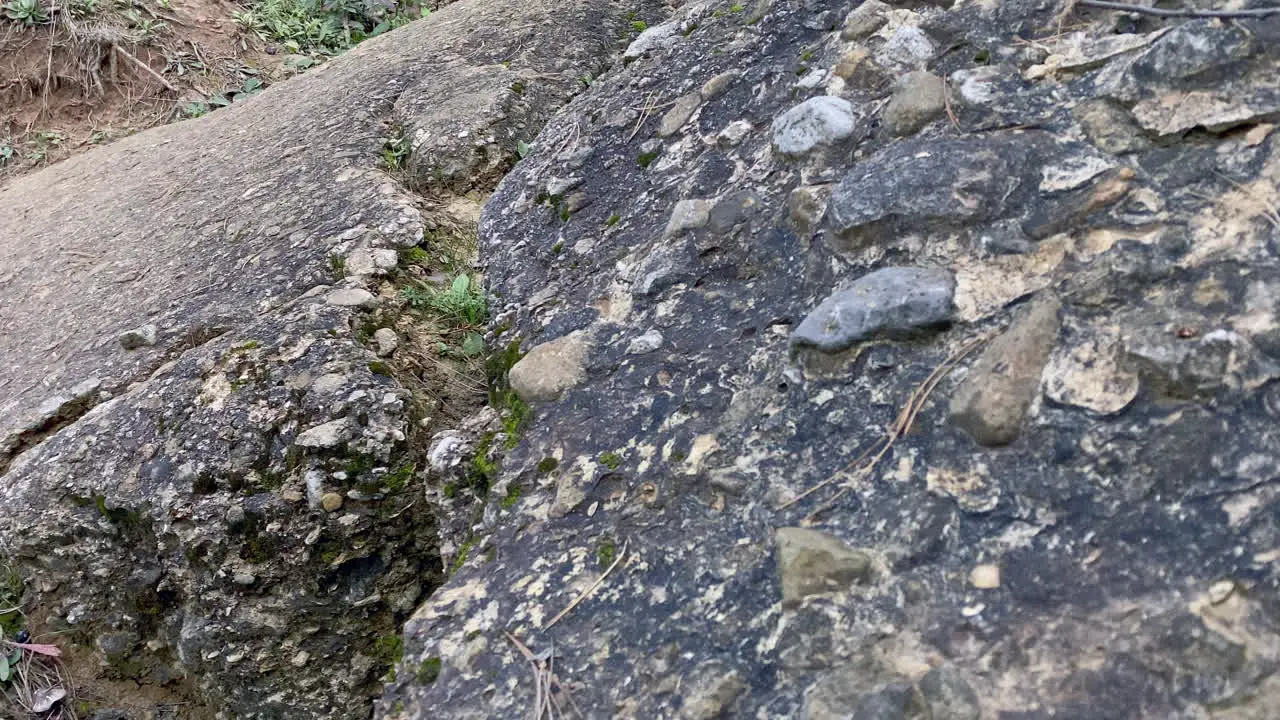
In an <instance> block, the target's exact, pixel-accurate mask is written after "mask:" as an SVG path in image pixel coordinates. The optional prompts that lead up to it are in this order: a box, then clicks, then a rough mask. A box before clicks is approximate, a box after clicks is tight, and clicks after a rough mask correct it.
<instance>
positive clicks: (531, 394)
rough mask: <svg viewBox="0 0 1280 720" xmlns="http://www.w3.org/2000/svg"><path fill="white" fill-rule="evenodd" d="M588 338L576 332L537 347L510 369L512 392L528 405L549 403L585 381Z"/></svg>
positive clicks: (509, 376)
mask: <svg viewBox="0 0 1280 720" xmlns="http://www.w3.org/2000/svg"><path fill="white" fill-rule="evenodd" d="M587 349H588V342H587V339H586V337H585V336H584V335H583V334H582V333H580V332H575V333H571V334H569V335H566V336H564V337H562V338H559V339H556V340H552V341H550V342H546V343H543V344H541V345H538V346H537V347H535V348H533V349H532V350H530V351H529V354H527V355H525V356H524V357H523V358H521V359H520V361H519V362H517V363H516V364H515V365H513V366H512V367H511V371H510V372H509V373H508V378H509V379H510V382H511V389H513V390H515V391H516V395H518V396H519V397H520V399H521V400H524V401H525V402H547V401H551V400H555V399H557V398H559V397H560V394H561V393H563V392H564V391H565V390H568V389H569V388H571V387H573V386H574V385H577V384H578V383H580V382H582V381H583V380H584V379H585V378H586V371H585V368H584V363H585V362H586V357H587Z"/></svg>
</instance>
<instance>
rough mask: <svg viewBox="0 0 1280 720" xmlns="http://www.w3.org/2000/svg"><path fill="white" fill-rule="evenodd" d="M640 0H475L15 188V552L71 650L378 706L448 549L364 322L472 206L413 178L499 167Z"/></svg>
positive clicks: (134, 679)
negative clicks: (389, 285) (452, 205)
mask: <svg viewBox="0 0 1280 720" xmlns="http://www.w3.org/2000/svg"><path fill="white" fill-rule="evenodd" d="M646 7H647V6H646V4H645V3H640V4H636V3H628V4H626V6H625V7H623V6H622V5H621V4H614V3H611V2H598V1H594V0H571V1H570V2H555V3H549V2H525V1H523V0H521V1H519V2H515V1H507V0H464V1H463V2H459V3H456V4H453V5H451V6H449V7H448V8H445V9H443V10H440V11H439V12H436V13H433V14H432V15H431V17H430V18H429V19H428V20H426V21H423V22H419V23H414V24H412V25H410V26H408V27H406V28H403V29H401V30H398V31H395V32H392V33H389V34H387V35H386V36H384V37H380V38H377V39H375V40H372V41H370V42H367V43H365V44H362V45H361V46H360V47H358V48H357V49H355V50H353V51H351V52H349V53H346V54H345V55H343V56H342V57H340V58H337V59H334V60H333V61H331V62H328V63H326V64H324V65H323V66H321V67H319V68H317V69H315V70H313V71H311V72H308V73H307V74H305V75H303V76H301V77H299V78H296V79H294V80H290V81H287V82H284V83H281V84H279V85H277V86H275V87H271V88H269V89H267V90H266V91H264V92H262V93H261V94H259V95H256V96H254V97H253V98H250V99H246V100H244V101H238V102H236V103H235V105H234V106H232V107H229V108H227V109H225V110H221V111H219V112H218V113H215V114H213V115H210V116H208V117H206V118H202V119H199V120H194V121H189V122H183V123H179V124H175V125H169V126H166V127H162V128H157V129H155V130H152V131H149V132H145V133H141V134H139V135H136V136H133V137H130V138H127V139H124V140H121V141H120V142H118V143H114V144H112V145H110V146H109V147H105V148H102V149H98V150H95V151H93V152H89V153H86V154H83V155H80V156H78V157H76V158H73V159H71V160H69V161H67V162H65V163H62V164H59V165H56V166H53V167H51V168H49V169H47V170H44V171H42V172H40V173H37V174H34V175H30V176H27V177H24V178H21V179H18V180H15V181H12V182H10V183H8V184H7V185H5V186H4V187H3V188H0V206H3V207H4V209H5V211H4V212H3V213H0V328H2V330H0V474H2V477H0V557H3V558H5V559H6V560H14V561H15V562H16V563H17V566H18V568H19V570H20V572H21V573H22V575H23V576H24V577H26V578H28V579H29V582H28V585H27V593H26V595H25V596H24V598H23V601H24V608H23V609H24V612H25V613H26V615H27V617H28V619H29V621H30V622H31V623H32V630H33V631H34V632H36V633H44V632H57V633H59V635H58V636H57V637H58V638H59V640H58V642H59V644H61V645H63V646H64V649H67V650H69V651H70V657H72V658H74V659H75V661H76V663H77V665H76V666H75V668H73V669H74V672H75V673H76V674H77V676H79V675H80V674H81V673H82V672H83V673H88V674H89V675H92V674H94V673H95V672H96V673H99V674H100V675H101V677H100V679H99V681H100V682H102V683H119V684H121V686H123V687H126V688H129V690H128V691H126V692H125V694H126V695H127V696H128V698H129V700H130V703H131V704H134V703H133V701H134V700H135V698H136V697H142V696H145V697H148V698H156V699H158V701H162V702H164V703H172V704H174V706H176V707H182V708H184V710H183V711H182V712H183V713H184V715H183V716H184V717H192V718H204V717H210V718H212V717H236V718H285V717H287V718H357V717H367V716H368V713H369V703H370V698H371V697H372V696H373V695H376V694H377V692H378V688H379V687H380V681H381V679H382V675H383V673H384V672H385V671H386V670H388V669H389V667H390V666H391V665H392V664H393V663H394V662H395V661H397V660H398V659H399V653H400V650H399V648H400V643H399V640H398V633H399V628H400V624H401V622H402V621H403V619H404V618H405V617H407V616H408V615H409V614H410V613H411V612H412V610H413V609H414V607H415V605H416V604H417V603H418V602H419V601H420V600H421V598H423V597H425V596H426V595H427V594H428V593H429V592H430V591H431V590H432V589H433V588H434V586H435V585H436V584H437V583H438V582H439V580H440V577H441V575H442V568H441V566H440V558H439V553H438V547H437V545H438V542H437V538H436V537H435V521H434V520H435V519H434V518H433V517H432V515H431V512H430V510H429V507H430V505H429V504H428V503H426V502H424V499H423V498H421V497H417V496H416V495H417V493H420V492H421V490H422V483H421V476H420V474H418V473H417V468H415V466H414V465H413V464H412V462H411V454H410V448H408V447H407V441H408V438H409V436H410V435H411V434H413V432H414V428H413V427H412V426H411V425H410V415H411V412H410V405H411V402H410V398H409V396H408V392H407V391H406V390H405V389H404V388H402V387H399V386H398V385H397V384H396V383H395V382H394V381H393V380H391V379H390V377H388V376H387V374H386V365H385V364H384V363H383V362H382V361H379V360H377V358H376V355H375V354H374V352H373V350H371V349H369V348H367V347H365V346H364V345H363V344H362V341H361V339H360V338H359V336H358V334H357V333H356V332H355V330H354V328H357V327H359V326H360V325H361V324H362V323H364V322H366V320H365V319H364V318H362V317H361V315H360V314H361V313H363V312H365V311H366V310H368V309H369V308H371V307H374V306H376V305H378V304H379V303H380V302H382V299H381V298H380V297H379V295H378V292H379V288H378V287H377V283H376V277H377V275H378V274H380V273H385V272H386V271H387V270H388V268H389V267H394V266H395V264H396V252H397V249H399V248H403V247H408V246H415V245H418V244H420V243H422V242H424V239H425V232H426V231H427V230H429V229H430V227H431V226H432V224H433V223H435V222H436V221H441V222H455V223H456V222H465V220H466V218H465V217H464V218H461V219H459V218H442V217H440V216H439V211H436V210H433V209H432V208H435V207H437V206H436V205H433V206H431V208H428V209H427V211H426V212H424V211H423V207H424V206H423V204H422V202H421V198H420V197H418V196H417V195H415V194H414V193H412V192H410V190H411V189H421V190H426V191H429V192H431V193H432V195H433V197H434V198H435V199H436V200H438V201H448V200H449V198H450V193H457V192H463V191H468V190H479V191H484V190H487V189H488V188H489V187H491V185H492V183H493V182H494V181H495V180H496V178H497V177H498V176H500V175H501V173H502V172H504V171H505V170H506V169H507V168H508V167H510V166H511V165H512V164H514V163H515V162H516V160H517V157H516V155H517V145H518V143H519V142H523V141H532V140H533V139H534V135H535V134H536V132H537V129H538V127H539V126H540V125H541V123H542V122H544V121H545V120H546V119H547V118H548V117H549V116H550V115H551V113H552V111H553V110H554V109H555V108H556V107H557V106H558V105H560V104H562V103H563V102H564V101H566V100H567V99H568V98H569V97H571V96H572V95H573V94H574V93H576V92H578V91H579V90H580V89H581V88H582V83H581V82H580V80H579V78H581V77H583V76H584V75H587V74H590V73H595V72H598V71H599V68H600V66H601V65H603V64H605V63H607V62H608V60H609V56H610V54H611V52H613V51H614V50H620V49H621V44H620V42H619V40H620V39H621V38H623V37H625V34H626V33H627V31H628V29H629V23H630V20H629V19H628V18H627V14H628V13H631V12H634V11H637V10H645V9H646ZM401 135H403V136H404V137H407V138H408V139H409V141H410V143H409V144H410V145H411V147H412V149H413V153H412V155H411V161H410V163H409V167H408V169H407V171H405V172H404V173H403V175H402V177H395V176H393V174H391V173H388V172H387V171H386V169H384V168H383V167H381V164H380V156H381V149H382V146H383V144H384V142H386V141H387V139H388V138H390V137H393V136H395V137H398V136H401ZM401 180H403V181H404V182H403V183H402V182H401ZM406 185H407V186H408V188H406ZM440 204H444V203H440ZM344 258H345V259H346V260H347V261H345V262H339V260H342V259H344ZM336 268H342V269H343V270H345V272H346V274H347V275H349V276H348V277H345V278H338V277H336V275H335V269H336ZM80 663H83V668H82V667H81V665H80ZM84 668H87V669H84ZM139 685H141V686H142V687H143V689H139ZM117 687H119V686H117ZM138 704H139V705H140V704H141V703H140V702H139V703H138ZM188 711H189V713H188ZM139 712H143V711H141V710H140V711H139ZM147 712H149V711H147ZM140 717H141V716H140Z"/></svg>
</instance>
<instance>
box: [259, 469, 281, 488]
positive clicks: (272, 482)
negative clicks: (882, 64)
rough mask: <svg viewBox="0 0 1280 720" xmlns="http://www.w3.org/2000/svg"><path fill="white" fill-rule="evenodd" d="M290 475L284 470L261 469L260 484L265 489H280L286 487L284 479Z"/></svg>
mask: <svg viewBox="0 0 1280 720" xmlns="http://www.w3.org/2000/svg"><path fill="white" fill-rule="evenodd" d="M286 477H288V476H287V475H285V474H284V473H282V472H278V471H275V470H259V471H258V484H259V485H260V486H261V487H262V488H263V489H264V490H279V489H280V488H282V487H284V480H285V478H286Z"/></svg>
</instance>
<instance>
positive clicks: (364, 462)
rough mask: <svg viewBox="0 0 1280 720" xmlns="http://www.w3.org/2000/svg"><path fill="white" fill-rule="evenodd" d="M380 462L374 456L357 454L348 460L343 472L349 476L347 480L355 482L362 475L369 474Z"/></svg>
mask: <svg viewBox="0 0 1280 720" xmlns="http://www.w3.org/2000/svg"><path fill="white" fill-rule="evenodd" d="M377 464H378V461H377V459H376V458H375V457H373V456H372V455H366V454H364V453H357V454H355V455H352V456H351V457H349V458H347V462H346V464H345V465H343V466H342V470H343V472H345V473H346V474H347V480H355V479H356V478H358V477H360V476H361V475H365V474H367V473H368V472H369V471H371V470H373V468H374V466H375V465H377Z"/></svg>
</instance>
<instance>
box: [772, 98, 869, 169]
mask: <svg viewBox="0 0 1280 720" xmlns="http://www.w3.org/2000/svg"><path fill="white" fill-rule="evenodd" d="M856 122H857V117H856V116H855V115H854V112H853V105H852V104H850V103H849V101H848V100H845V99H843V98H838V97H832V96H830V95H822V96H820V97H815V98H810V99H808V100H805V101H804V102H802V103H800V104H799V105H797V106H795V107H793V108H791V109H790V110H788V111H786V112H785V113H783V114H782V115H780V116H779V117H778V119H777V120H774V121H773V147H774V149H775V150H777V151H778V152H779V153H781V154H783V155H788V156H792V157H795V156H801V155H804V154H806V153H808V152H810V151H812V150H813V149H814V148H817V147H819V146H823V145H831V144H833V143H836V142H839V141H840V140H843V139H845V138H847V137H849V136H850V135H853V131H854V127H855V125H856Z"/></svg>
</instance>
